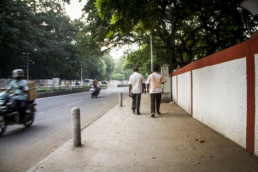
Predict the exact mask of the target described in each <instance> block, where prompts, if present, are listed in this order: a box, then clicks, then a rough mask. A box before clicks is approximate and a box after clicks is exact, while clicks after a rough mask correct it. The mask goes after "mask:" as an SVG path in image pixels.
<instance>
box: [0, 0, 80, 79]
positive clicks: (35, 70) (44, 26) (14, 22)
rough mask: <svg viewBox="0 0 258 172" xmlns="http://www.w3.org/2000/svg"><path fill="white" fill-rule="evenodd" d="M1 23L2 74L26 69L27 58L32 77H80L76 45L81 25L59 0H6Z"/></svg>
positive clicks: (1, 8)
mask: <svg viewBox="0 0 258 172" xmlns="http://www.w3.org/2000/svg"><path fill="white" fill-rule="evenodd" d="M0 22H1V26H0V53H1V57H0V60H1V64H0V68H1V70H0V71H1V72H0V77H9V76H10V74H11V71H12V70H13V69H15V68H22V69H26V65H27V58H29V65H30V78H31V79H37V78H41V79H45V78H52V77H61V78H65V79H73V78H78V77H79V74H80V70H78V66H79V63H80V62H79V56H78V54H77V53H76V49H75V46H74V45H73V44H72V42H73V41H74V39H75V35H76V34H77V32H78V28H76V27H75V25H74V24H72V23H71V22H70V19H69V18H68V17H67V16H66V15H65V13H64V10H63V8H62V6H61V5H60V4H59V3H56V2H53V1H48V0H46V1H36V0H27V1H23V0H3V1H1V3H0ZM25 71H26V70H25Z"/></svg>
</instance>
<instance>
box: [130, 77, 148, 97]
mask: <svg viewBox="0 0 258 172" xmlns="http://www.w3.org/2000/svg"><path fill="white" fill-rule="evenodd" d="M143 83H145V79H144V77H143V76H142V74H139V73H138V72H134V73H133V74H132V75H131V76H130V78H129V84H130V85H132V93H134V94H140V93H142V84H143Z"/></svg>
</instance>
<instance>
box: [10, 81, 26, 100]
mask: <svg viewBox="0 0 258 172" xmlns="http://www.w3.org/2000/svg"><path fill="white" fill-rule="evenodd" d="M20 86H23V89H24V90H26V91H28V90H29V86H28V83H27V81H26V80H19V81H17V80H13V81H11V82H10V83H9V85H8V86H7V90H13V93H14V96H13V99H15V100H26V99H27V97H28V94H27V93H24V92H23V91H22V90H21V89H20V88H19V87H20Z"/></svg>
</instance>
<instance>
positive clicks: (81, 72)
mask: <svg viewBox="0 0 258 172" xmlns="http://www.w3.org/2000/svg"><path fill="white" fill-rule="evenodd" d="M81 84H82V67H81Z"/></svg>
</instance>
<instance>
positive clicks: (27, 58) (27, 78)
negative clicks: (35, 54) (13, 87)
mask: <svg viewBox="0 0 258 172" xmlns="http://www.w3.org/2000/svg"><path fill="white" fill-rule="evenodd" d="M26 55H27V80H29V55H28V53H26Z"/></svg>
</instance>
